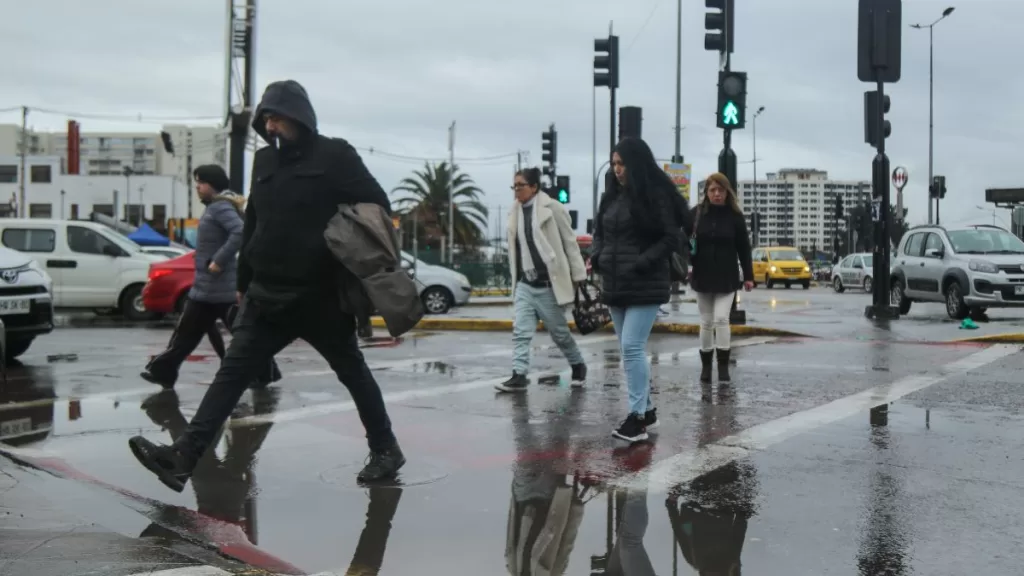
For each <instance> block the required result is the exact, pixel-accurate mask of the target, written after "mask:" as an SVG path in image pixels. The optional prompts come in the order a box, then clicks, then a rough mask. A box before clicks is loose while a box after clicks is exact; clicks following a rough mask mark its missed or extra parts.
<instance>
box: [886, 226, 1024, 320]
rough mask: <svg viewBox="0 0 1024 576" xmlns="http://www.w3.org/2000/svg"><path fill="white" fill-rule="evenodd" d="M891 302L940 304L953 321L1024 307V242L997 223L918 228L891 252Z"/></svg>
mask: <svg viewBox="0 0 1024 576" xmlns="http://www.w3.org/2000/svg"><path fill="white" fill-rule="evenodd" d="M892 260H893V268H892V280H891V282H890V284H889V289H890V293H891V295H892V303H893V305H894V306H897V307H899V309H900V314H906V313H908V312H910V305H911V303H912V302H944V303H945V305H946V314H948V315H949V317H950V318H953V319H955V320H963V319H964V318H966V317H967V316H968V315H972V314H984V313H985V311H986V310H987V309H988V308H1010V307H1013V308H1020V307H1024V242H1022V241H1021V239H1020V238H1017V237H1016V236H1014V235H1013V234H1010V233H1009V232H1008V231H1006V230H1004V229H1003V228H1000V227H998V226H991V225H975V226H957V227H951V228H945V227H942V226H938V225H928V226H917V227H915V228H912V229H910V230H909V231H908V232H907V233H906V234H904V235H903V239H902V240H901V241H900V245H899V247H898V248H897V249H896V251H895V252H893V255H892Z"/></svg>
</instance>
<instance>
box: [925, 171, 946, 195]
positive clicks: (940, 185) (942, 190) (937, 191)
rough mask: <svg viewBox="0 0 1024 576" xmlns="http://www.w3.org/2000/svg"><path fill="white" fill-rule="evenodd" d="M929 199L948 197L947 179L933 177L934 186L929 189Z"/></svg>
mask: <svg viewBox="0 0 1024 576" xmlns="http://www.w3.org/2000/svg"><path fill="white" fill-rule="evenodd" d="M928 197H929V198H938V199H940V200H941V199H943V198H945V197H946V177H945V176H933V177H932V184H931V186H929V187H928Z"/></svg>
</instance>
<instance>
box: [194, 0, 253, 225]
mask: <svg viewBox="0 0 1024 576" xmlns="http://www.w3.org/2000/svg"><path fill="white" fill-rule="evenodd" d="M227 2H228V53H227V60H228V78H227V86H226V87H225V88H226V90H227V102H228V115H227V126H228V130H229V135H230V141H231V144H230V147H229V148H230V153H229V158H228V169H229V174H228V175H229V179H230V183H231V184H230V185H231V190H233V191H235V192H238V193H240V194H244V191H245V145H246V141H247V140H248V137H249V128H250V125H251V124H252V120H253V118H252V114H253V86H252V82H253V77H254V73H255V68H256V59H255V49H254V46H255V38H256V0H227ZM234 70H241V75H242V77H241V78H234ZM239 87H240V89H241V90H240V92H241V93H239V94H235V93H234V89H235V88H239ZM236 100H237V104H236V103H235V101H236ZM190 175H191V172H190ZM190 177H191V176H190ZM189 198H191V196H190V197H189ZM189 217H191V213H190V214H189Z"/></svg>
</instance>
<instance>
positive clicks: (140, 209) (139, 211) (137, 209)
mask: <svg viewBox="0 0 1024 576" xmlns="http://www.w3.org/2000/svg"><path fill="white" fill-rule="evenodd" d="M124 214H126V215H127V216H126V218H125V222H128V223H133V222H142V221H143V220H145V219H146V207H145V206H141V205H139V204H125V205H124Z"/></svg>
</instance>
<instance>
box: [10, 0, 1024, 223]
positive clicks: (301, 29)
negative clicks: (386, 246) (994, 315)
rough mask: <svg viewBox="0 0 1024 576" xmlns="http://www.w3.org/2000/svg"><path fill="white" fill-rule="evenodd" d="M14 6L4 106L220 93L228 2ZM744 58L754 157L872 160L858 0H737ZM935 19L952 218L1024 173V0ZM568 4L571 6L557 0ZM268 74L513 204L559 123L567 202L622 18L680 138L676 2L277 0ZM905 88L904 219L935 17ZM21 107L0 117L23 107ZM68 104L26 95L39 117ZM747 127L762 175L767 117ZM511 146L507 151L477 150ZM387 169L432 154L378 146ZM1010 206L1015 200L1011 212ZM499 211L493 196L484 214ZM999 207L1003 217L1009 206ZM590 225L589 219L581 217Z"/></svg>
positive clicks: (695, 22)
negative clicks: (753, 114)
mask: <svg viewBox="0 0 1024 576" xmlns="http://www.w3.org/2000/svg"><path fill="white" fill-rule="evenodd" d="M10 4H11V5H10V6H7V7H5V9H4V17H3V18H2V19H0V50H2V51H3V53H4V54H7V58H5V66H4V68H5V70H4V82H3V85H4V88H3V90H2V92H0V109H3V108H7V107H9V106H20V105H28V106H38V107H44V108H51V109H59V110H70V111H74V112H80V113H91V114H142V115H143V116H147V115H148V116H154V117H157V116H170V115H187V116H192V117H216V116H220V115H221V114H222V113H223V102H224V90H225V88H224V68H225V63H224V59H225V56H224V50H225V13H226V7H225V3H224V2H222V1H219V0H177V1H175V2H139V1H138V0H89V1H88V2H83V1H81V0H38V1H35V2H23V3H17V4H14V3H10ZM683 4H684V6H683V19H684V22H683V99H682V100H683V104H682V106H683V114H682V116H683V124H684V127H685V130H684V132H683V139H682V147H683V150H682V151H683V154H684V155H685V156H686V159H687V162H692V163H693V171H694V177H695V179H697V178H701V177H702V176H704V175H706V174H707V173H709V172H711V171H713V170H714V169H715V167H716V158H717V154H718V152H719V150H720V148H721V132H720V131H719V130H717V129H715V116H714V108H715V82H716V70H717V66H718V58H717V54H712V53H710V52H706V51H704V49H703V35H704V33H703V18H704V12H705V8H704V3H703V2H700V1H699V0H685V1H684V2H683ZM736 4H737V16H736V28H737V31H736V53H735V54H734V57H733V69H735V70H744V71H746V72H748V73H749V80H748V91H749V95H748V105H749V106H750V107H751V108H754V107H757V106H765V112H764V113H763V115H762V116H761V117H760V118H759V120H758V142H757V148H758V157H759V161H758V165H757V167H758V170H759V172H760V175H761V176H762V177H763V175H764V173H765V172H769V171H774V170H777V169H779V168H782V167H813V168H820V169H825V170H828V172H829V173H830V174H831V175H832V176H833V177H836V178H844V179H845V178H849V179H854V178H864V179H869V178H870V166H871V159H872V157H873V151H872V150H871V149H870V148H868V146H867V145H866V144H864V143H863V112H862V93H863V91H865V90H867V89H869V88H870V86H868V85H866V84H862V83H860V82H859V81H858V80H857V77H856V43H857V40H856V35H857V2H856V0H736ZM950 5H953V6H956V12H955V13H954V14H953V15H952V16H950V18H949V19H948V20H946V21H943V22H942V23H940V24H939V25H938V26H936V28H935V172H936V173H937V174H944V175H946V176H947V183H948V184H947V187H948V189H949V195H948V196H947V200H946V201H945V202H944V205H943V209H942V210H943V214H944V215H945V216H944V218H943V220H944V222H947V223H953V222H991V221H992V216H991V213H990V212H986V211H981V210H978V209H976V208H975V206H976V205H983V204H984V189H985V188H986V187H1010V186H1024V169H1022V161H1021V153H1022V151H1024V135H1022V134H1024V131H1022V128H1024V74H1022V73H1021V71H1020V67H1019V65H1018V64H1017V60H1018V59H1019V55H1021V54H1024V35H1022V34H1021V33H1020V26H1021V23H1024V1H1021V0H953V3H952V4H950V3H948V2H945V1H938V0H906V1H904V3H903V18H904V22H905V23H906V24H911V23H915V22H921V23H925V24H927V23H930V22H932V21H933V20H934V19H936V18H937V17H938V16H939V15H940V14H941V12H942V10H943V9H944V8H946V7H947V6H950ZM556 6H557V10H556ZM258 9H259V16H258V23H257V26H258V33H257V50H256V51H257V55H256V66H257V73H256V79H257V86H258V91H262V88H263V86H265V84H266V83H267V82H270V81H273V80H279V79H284V78H293V79H295V80H298V81H299V82H301V83H303V84H304V85H305V86H306V88H307V89H308V91H309V93H310V95H311V97H312V99H313V104H314V106H315V107H316V109H317V113H318V115H319V117H320V120H321V128H322V131H323V132H324V133H326V134H328V135H337V136H342V137H344V138H347V139H349V140H350V141H351V142H353V144H355V145H357V146H360V147H366V148H369V147H373V148H376V149H379V150H383V151H386V152H390V153H394V154H400V155H406V156H411V157H424V158H434V159H442V158H445V157H447V128H448V125H449V124H450V123H451V122H452V120H455V121H457V126H458V129H457V137H456V152H455V155H456V158H457V161H458V159H460V158H462V159H465V160H463V161H462V162H460V164H461V166H462V167H463V168H464V169H465V170H466V171H468V172H469V173H470V174H471V175H472V176H473V177H474V178H475V179H476V181H477V182H478V184H479V185H480V186H481V188H483V189H484V190H485V191H486V199H485V203H486V204H487V205H488V206H489V207H491V209H492V211H493V212H495V213H496V212H497V209H498V208H499V207H501V208H502V211H503V212H505V211H507V208H508V206H509V205H510V204H511V198H510V194H511V192H510V191H509V184H510V181H511V176H512V168H513V164H514V161H515V157H514V155H515V153H516V151H517V150H524V151H528V152H529V160H530V162H531V164H539V163H540V140H541V138H540V135H541V132H542V131H543V130H545V129H546V127H547V125H548V124H549V123H551V122H555V123H556V124H557V127H558V131H559V168H560V172H562V173H565V174H569V175H570V176H571V177H572V182H573V198H572V207H574V208H577V209H579V211H580V215H581V222H582V221H584V219H585V218H587V217H588V216H589V215H590V204H591V189H592V173H593V172H592V161H591V157H592V144H591V143H592V132H591V122H592V114H593V109H592V105H591V103H592V94H593V92H592V82H591V75H592V59H593V40H594V38H596V37H603V36H605V35H606V34H607V31H608V25H609V22H610V21H614V27H615V31H616V33H617V34H618V35H619V36H620V38H621V40H620V43H621V50H622V56H621V68H622V73H621V83H622V86H621V89H620V90H619V96H618V103H619V105H635V106H641V107H643V114H644V138H645V139H646V140H647V141H648V142H649V143H650V144H651V146H652V147H653V148H654V150H655V153H656V154H657V155H658V156H659V157H660V158H668V157H669V156H671V154H672V146H673V133H672V126H673V123H674V119H675V112H674V100H675V33H676V25H675V14H676V2H674V1H672V0H632V1H630V2H625V1H618V2H611V1H607V0H557V1H554V2H553V1H551V0H519V1H518V2H514V3H510V2H498V1H496V0H490V1H481V0H433V1H431V2H425V1H420V0H378V1H376V2H336V1H328V0H294V1H291V2H285V1H284V0H262V2H261V4H260V6H259V7H258ZM887 90H888V93H889V94H890V95H891V97H892V110H891V112H890V114H889V119H890V121H891V122H892V124H893V131H892V136H891V137H890V138H889V140H888V144H887V145H888V147H889V151H890V158H891V160H892V164H893V166H896V165H903V166H906V167H907V168H908V169H909V172H910V183H909V185H908V186H907V188H906V190H905V194H906V202H907V205H908V206H909V208H910V214H909V219H910V220H911V221H912V222H913V223H920V222H921V221H923V220H924V219H925V218H926V213H927V208H926V203H925V197H926V189H927V188H926V187H927V182H926V180H927V170H928V32H927V31H926V30H913V29H910V28H909V27H907V28H905V29H904V36H903V77H902V80H901V81H900V82H899V83H898V84H895V85H889V86H888V87H887ZM597 102H598V104H597V118H598V121H597V124H598V129H597V142H598V163H599V164H600V163H601V162H602V161H603V160H602V158H605V157H606V155H607V142H608V91H607V90H606V89H599V90H598V92H597ZM17 121H19V116H18V114H17V113H8V114H3V115H0V122H9V123H13V122H17ZM65 122H66V118H65V117H62V116H58V115H44V114H33V115H32V116H31V124H32V125H33V126H34V127H36V128H38V129H63V127H64V124H65ZM82 124H83V130H139V131H147V130H148V131H152V130H153V129H154V128H156V127H158V126H159V122H157V123H155V124H153V123H150V124H145V123H138V122H110V121H99V120H91V119H87V120H82ZM749 128H750V125H749V124H748V129H747V130H744V131H742V132H737V133H736V134H735V136H734V138H733V146H734V148H735V150H736V153H737V156H738V158H739V161H740V162H741V164H740V170H739V173H740V174H739V175H740V177H741V178H751V177H752V176H753V167H752V165H751V164H750V163H749V161H750V159H751V157H752V131H751V130H750V129H749ZM503 154H508V155H509V156H508V157H507V158H502V159H498V160H491V161H483V160H479V159H480V158H491V157H495V156H500V155H503ZM364 156H365V158H366V161H367V164H368V165H369V166H370V168H371V170H373V172H374V173H375V174H376V176H377V178H378V179H379V180H380V181H381V184H382V185H383V186H384V187H385V188H387V189H389V190H390V189H391V188H392V187H393V186H394V185H395V184H396V183H397V182H398V181H399V180H400V179H401V178H402V177H403V176H405V175H407V174H408V173H409V172H410V171H411V170H413V169H416V168H417V167H418V165H419V164H421V163H420V162H417V161H415V160H399V159H395V158H391V157H385V156H375V155H368V154H367V155H364ZM998 215H999V217H1001V218H1003V219H1004V220H1008V219H1009V216H1008V212H1007V211H1005V210H1001V211H1000V212H999V214H998ZM491 220H492V222H493V221H494V220H495V216H492V217H491ZM997 222H998V220H997ZM581 228H582V224H581Z"/></svg>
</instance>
